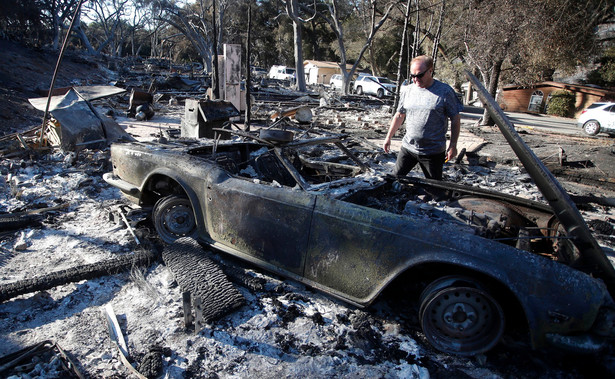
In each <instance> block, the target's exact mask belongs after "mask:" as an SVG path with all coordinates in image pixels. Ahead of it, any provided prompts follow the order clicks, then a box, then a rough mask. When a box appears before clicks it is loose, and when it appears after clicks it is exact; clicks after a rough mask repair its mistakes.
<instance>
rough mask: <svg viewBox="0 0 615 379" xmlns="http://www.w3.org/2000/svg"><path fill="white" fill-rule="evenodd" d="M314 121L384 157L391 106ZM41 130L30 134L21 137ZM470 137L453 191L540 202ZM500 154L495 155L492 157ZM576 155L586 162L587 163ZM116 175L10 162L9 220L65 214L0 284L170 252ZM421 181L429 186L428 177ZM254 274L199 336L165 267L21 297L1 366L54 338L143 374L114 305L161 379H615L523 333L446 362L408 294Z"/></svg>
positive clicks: (100, 361)
mask: <svg viewBox="0 0 615 379" xmlns="http://www.w3.org/2000/svg"><path fill="white" fill-rule="evenodd" d="M90 66H91V64H88V67H90ZM46 73H47V72H45V74H46ZM101 84H106V83H101ZM32 112H34V111H32ZM264 112H267V111H266V110H265V111H264ZM180 115H181V107H179V108H177V107H169V106H166V105H160V106H159V108H158V113H157V115H156V116H155V117H154V118H153V119H152V120H151V121H150V122H149V123H133V122H132V121H131V120H130V119H126V118H123V117H117V119H118V121H119V122H120V124H121V125H123V126H125V127H127V128H129V129H128V131H129V132H132V133H134V134H135V135H136V136H137V137H138V138H144V139H147V138H152V136H151V134H155V133H157V132H159V129H160V128H161V125H160V124H161V123H165V125H164V127H169V126H171V127H172V126H173V120H175V121H177V122H179V120H178V117H180ZM315 115H316V120H321V121H324V120H325V119H330V120H337V124H335V123H334V124H331V125H329V126H328V128H331V129H333V128H336V129H338V130H339V129H344V131H345V132H349V133H354V134H356V135H357V136H359V137H366V138H368V139H369V140H370V141H372V143H374V146H375V149H377V146H378V140H379V138H381V137H382V136H384V133H385V132H386V125H387V123H388V117H390V114H389V113H388V112H387V110H386V109H383V108H381V107H378V108H376V107H374V108H369V109H364V110H359V111H354V112H351V113H349V112H348V111H346V110H344V111H336V110H335V109H321V110H319V111H315ZM7 117H10V116H7ZM29 117H30V116H29ZM161 120H164V121H161ZM342 122H343V123H342ZM322 124H323V125H325V126H326V123H324V122H322ZM366 124H367V125H366ZM11 125H13V124H11ZM30 126H31V125H30V124H27V123H24V124H23V127H21V130H25V129H27V128H29V127H30ZM11 128H13V126H11ZM15 128H18V129H19V128H20V127H19V125H18V126H16V127H15ZM463 129H464V133H463V136H462V139H461V141H462V143H465V144H466V146H467V147H468V150H473V149H474V147H476V146H478V145H483V146H486V147H483V148H482V149H479V150H478V152H479V153H478V155H480V156H482V157H483V158H482V160H481V162H480V163H481V164H478V163H477V162H469V160H466V161H464V163H463V164H462V166H461V167H462V168H463V169H462V170H461V169H460V167H456V166H453V165H447V167H446V171H445V178H446V180H450V181H455V182H461V183H466V184H471V185H475V186H481V187H485V188H489V189H494V190H497V191H501V192H505V193H509V194H513V195H517V196H522V197H525V198H529V199H532V200H539V201H541V199H542V197H541V195H540V193H539V191H538V190H537V189H536V187H535V186H534V184H533V183H532V181H531V179H529V176H528V175H527V174H526V173H525V171H524V169H523V168H521V167H520V166H518V165H517V162H516V161H515V159H514V155H512V152H507V151H506V150H505V148H502V147H501V140H500V138H501V136H498V135H497V132H495V131H489V130H484V129H481V131H480V132H476V131H475V130H473V127H472V125H471V124H470V123H466V124H465V125H464V127H463ZM472 131H474V133H472ZM527 137H528V140H530V139H531V138H534V139H535V140H536V141H540V142H537V143H539V144H541V145H542V146H544V145H545V144H548V142H547V139H546V137H545V136H544V135H542V136H539V135H537V132H532V133H531V134H530V135H529V136H527ZM529 137H531V138H529ZM555 138H557V142H554V143H553V146H562V145H563V146H564V149H566V151H567V152H568V157H569V159H570V160H572V161H580V160H582V159H585V158H582V157H585V156H586V155H587V153H588V151H589V152H590V153H592V152H593V153H595V152H597V151H598V149H599V150H600V153H601V154H603V157H604V159H607V161H608V154H609V147H610V142H611V141H609V140H607V139H595V138H593V139H583V141H586V140H587V142H586V143H585V144H583V145H581V139H576V138H575V139H572V140H570V142H569V145H566V141H567V139H570V137H561V136H558V137H555ZM490 146H491V147H495V148H493V149H492V150H490V149H491V147H490ZM498 146H499V147H498ZM587 146H593V147H591V148H590V149H588V148H587ZM538 147H539V148H540V146H538ZM538 151H539V153H538V155H539V156H541V157H543V158H545V160H548V159H547V158H549V157H550V155H551V154H554V152H555V151H556V150H554V149H552V150H545V151H544V152H542V151H541V150H540V149H538ZM575 154H579V156H578V158H575ZM581 154H582V155H581ZM477 159H478V158H477ZM378 161H379V163H380V165H381V167H382V169H383V170H387V169H390V167H391V166H392V164H393V161H394V156H393V155H385V154H380V155H378ZM595 167H596V166H594V167H589V168H587V167H586V168H579V170H580V171H574V170H573V169H576V167H569V170H568V171H567V172H568V173H569V174H570V172H572V173H573V174H578V175H576V176H575V175H572V177H574V178H578V177H580V176H581V173H583V174H582V177H583V178H590V177H592V175H590V174H587V170H594V168H595ZM110 170H111V167H110V164H109V153H108V150H107V149H103V150H83V151H80V152H79V153H78V154H74V153H71V152H66V153H65V152H59V151H55V152H51V153H49V154H43V155H37V156H32V157H22V158H17V159H3V160H2V163H1V164H0V173H1V174H2V175H1V176H2V178H1V179H0V211H1V212H3V213H14V212H19V211H25V210H33V209H37V208H38V209H42V208H49V207H55V206H60V205H63V207H59V208H60V209H58V210H54V211H47V212H43V213H41V214H40V215H38V216H37V217H33V219H32V220H31V225H29V226H26V227H24V228H22V229H20V230H17V231H9V232H7V231H1V232H0V284H4V283H10V282H14V281H17V280H21V279H27V278H32V277H36V276H39V275H41V274H44V273H49V272H53V271H59V270H65V269H70V268H73V267H77V266H82V265H87V264H92V263H96V262H102V261H105V260H107V259H109V258H115V257H122V256H133V255H137V254H139V253H140V252H142V251H143V250H144V249H154V250H161V249H163V245H162V244H161V243H160V242H159V241H158V240H157V239H156V238H155V236H154V231H153V227H152V225H151V223H150V222H149V221H148V220H147V219H146V218H145V216H144V214H143V212H140V211H139V210H138V209H137V208H136V207H135V206H134V205H132V204H131V203H129V202H128V201H127V200H125V199H124V198H122V197H121V196H120V194H119V191H118V190H116V189H114V188H112V187H110V186H109V185H107V184H106V183H105V182H104V181H103V180H102V174H103V173H105V172H108V171H110ZM583 170H585V171H583ZM594 171H595V172H596V173H597V174H596V175H599V176H600V177H601V178H602V175H606V176H607V177H608V176H609V173H608V172H606V171H605V170H602V169H596V170H594ZM600 171H602V173H601V172H600ZM603 173H604V174H603ZM413 174H414V175H420V174H419V173H418V171H415V172H414V173H413ZM594 177H595V175H594ZM611 177H612V176H611ZM569 178H570V176H566V177H565V178H564V179H566V180H565V181H563V185H564V187H565V188H567V189H568V190H569V191H570V192H571V194H576V195H578V196H588V195H601V196H603V197H605V198H610V199H613V195H612V192H611V189H610V188H609V186H608V185H607V186H606V187H600V188H597V187H596V183H601V182H603V181H601V180H597V181H596V182H592V181H591V180H590V179H584V181H585V182H584V183H576V182H575V181H574V180H568V179H569ZM580 208H581V210H582V213H583V216H584V217H585V218H586V220H587V221H588V222H592V221H595V220H599V221H600V223H595V224H596V225H598V224H599V225H601V229H600V230H594V231H595V232H596V236H597V238H598V241H599V242H600V244H601V245H602V246H603V247H604V248H605V250H606V251H607V253H608V255H609V258H610V259H613V254H612V246H613V237H612V235H611V234H612V227H613V225H614V222H613V219H614V218H615V216H614V215H613V212H614V211H613V209H612V207H610V206H605V205H596V204H594V203H588V204H586V205H584V206H583V207H580ZM120 209H121V210H122V212H124V214H125V215H126V216H127V219H128V221H129V222H132V225H133V226H134V227H135V230H136V231H137V237H138V238H139V239H140V240H141V241H143V243H141V245H137V242H136V239H135V237H134V236H133V235H132V234H131V233H130V232H129V230H128V229H127V228H126V226H125V225H124V224H123V223H122V222H121V221H120V222H118V219H117V216H113V215H114V214H115V215H117V213H118V210H120ZM590 225H592V224H591V223H590ZM609 226H610V227H611V229H610V232H609V228H608V227H609ZM145 241H148V242H147V243H145ZM211 254H213V255H216V256H217V254H218V253H217V252H215V251H211ZM218 257H219V256H218ZM220 259H222V260H225V259H226V258H225V257H220ZM248 274H249V275H251V276H253V277H255V278H259V279H261V280H262V281H263V283H264V286H263V288H262V289H260V290H252V289H247V288H243V287H238V288H239V290H240V291H241V293H242V295H243V296H244V297H245V298H246V304H245V305H244V306H243V307H241V308H239V309H238V310H237V311H235V312H233V313H231V314H229V315H227V316H225V317H224V318H222V319H220V320H218V321H216V322H213V323H211V324H208V325H206V327H205V328H204V329H203V330H202V331H200V332H198V333H194V331H191V330H187V329H186V328H185V325H184V319H183V308H182V294H181V291H180V288H179V287H178V285H177V283H176V282H175V280H174V278H173V274H172V273H171V271H170V270H169V268H168V267H166V266H165V265H164V264H163V263H162V262H160V261H157V262H154V263H152V264H151V265H147V266H141V267H134V268H133V269H132V270H130V271H129V272H125V273H120V274H114V275H106V276H100V277H98V278H94V279H89V280H83V281H79V282H76V283H72V284H68V285H62V286H57V287H54V288H52V289H49V290H46V291H40V292H35V293H31V294H27V295H22V296H19V297H16V298H13V299H10V300H8V301H5V302H3V303H1V304H0V316H1V317H0V330H1V333H0V356H4V355H6V354H9V353H12V352H14V351H16V350H19V349H22V348H24V347H27V346H31V345H34V344H36V343H39V342H41V341H45V340H52V341H55V342H57V344H58V345H59V346H61V348H62V349H64V351H66V353H67V354H68V355H69V356H70V357H71V358H72V359H73V360H74V362H75V363H76V365H77V368H78V369H79V370H80V371H81V372H83V373H84V374H85V375H87V376H89V377H93V378H98V377H105V378H107V377H116V378H120V377H136V376H135V375H134V374H131V373H130V371H129V370H127V369H126V367H125V366H124V364H123V363H122V362H121V361H120V359H119V354H118V350H117V348H116V346H115V344H114V343H113V342H112V340H111V338H110V337H109V332H108V327H107V321H106V318H105V315H104V313H103V312H104V309H105V307H106V306H108V305H111V306H112V307H113V309H114V311H115V314H116V315H117V317H118V320H119V324H120V327H121V329H122V331H123V333H124V335H125V338H126V342H127V345H128V350H129V353H130V356H131V361H132V363H133V365H134V366H135V367H137V368H139V369H140V370H141V371H143V370H145V369H146V367H147V366H148V365H150V366H152V365H153V366H156V365H157V364H159V365H160V366H161V367H162V371H161V374H160V375H161V377H167V378H182V377H199V378H200V377H202V378H215V377H264V378H273V377H386V378H397V377H403V378H410V377H415V378H429V377H434V378H439V377H461V378H463V377H468V378H483V377H493V378H498V377H522V378H530V377H531V378H535V377H543V378H546V377H549V378H581V377H586V376H589V375H590V374H591V375H598V376H602V377H607V376H613V373H615V362H614V361H613V351H612V349H611V350H608V351H606V352H605V353H604V354H601V355H597V356H580V355H576V354H566V353H562V352H555V351H549V350H545V351H532V350H531V349H530V347H529V344H528V341H527V340H526V338H525V337H524V336H523V335H513V336H505V338H504V340H503V341H502V343H500V345H498V346H497V347H496V348H495V349H493V350H492V351H490V352H488V353H486V354H484V355H479V356H477V357H473V358H463V357H457V356H451V355H448V354H443V353H439V352H437V351H435V350H433V349H432V348H431V347H430V346H429V344H428V343H427V342H426V341H425V339H424V336H423V335H422V333H421V331H420V326H419V325H418V321H417V316H416V314H417V309H416V307H417V305H416V304H414V303H413V302H412V301H409V299H408V298H406V297H404V296H401V295H400V294H399V293H388V292H387V293H385V294H384V296H382V298H381V299H380V300H378V301H377V302H376V303H375V304H374V305H372V306H371V307H370V308H368V309H364V310H361V309H356V308H354V307H352V306H349V305H347V304H344V303H342V302H338V301H336V300H333V299H331V298H329V297H327V296H325V295H323V294H320V293H318V292H315V291H313V290H311V289H309V288H306V287H305V286H303V285H301V284H298V283H296V282H293V281H289V280H283V279H281V278H279V277H276V276H272V275H269V274H267V273H266V272H263V271H259V270H253V269H250V268H248ZM152 362H153V363H152ZM28 372H29V374H28V375H30V377H37V376H38V377H42V378H51V377H63V376H62V375H63V374H60V373H58V372H57V371H55V368H54V366H50V365H42V364H41V365H38V366H37V365H34V364H33V365H32V367H30V371H28Z"/></svg>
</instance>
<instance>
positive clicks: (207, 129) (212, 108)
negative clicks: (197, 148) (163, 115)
mask: <svg viewBox="0 0 615 379" xmlns="http://www.w3.org/2000/svg"><path fill="white" fill-rule="evenodd" d="M237 116H239V111H238V110H237V108H235V106H234V105H233V104H232V103H230V102H228V101H224V100H196V99H186V107H185V110H184V119H183V120H182V125H181V136H182V137H187V138H217V137H216V131H215V130H214V129H216V128H223V127H224V123H226V122H227V121H229V120H230V118H231V117H237ZM220 138H222V139H228V138H230V134H228V133H221V134H220Z"/></svg>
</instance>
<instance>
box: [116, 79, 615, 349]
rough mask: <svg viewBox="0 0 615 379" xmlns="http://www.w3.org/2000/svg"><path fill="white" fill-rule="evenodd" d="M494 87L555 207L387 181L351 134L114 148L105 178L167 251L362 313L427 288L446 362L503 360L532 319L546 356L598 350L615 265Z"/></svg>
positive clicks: (269, 133) (612, 314) (432, 331)
mask: <svg viewBox="0 0 615 379" xmlns="http://www.w3.org/2000/svg"><path fill="white" fill-rule="evenodd" d="M469 75H470V74H469ZM472 78H473V77H471V78H470V79H472ZM473 79H474V81H473V85H474V86H475V87H476V88H479V89H481V88H482V86H481V85H480V83H478V81H476V80H475V78H473ZM482 91H483V92H479V96H481V100H483V103H485V104H486V105H487V107H488V108H489V110H490V111H491V113H492V116H493V117H494V119H495V120H496V122H497V123H498V126H500V129H502V131H503V134H504V135H505V137H506V138H507V140H508V141H509V143H510V144H511V147H512V148H513V150H515V152H516V153H517V155H518V156H519V158H520V160H521V161H522V163H523V164H524V166H525V167H526V169H527V171H528V173H529V174H530V175H531V176H532V178H533V179H534V181H535V183H536V184H537V186H538V187H539V189H540V190H541V192H542V193H543V195H544V196H545V199H546V200H547V203H548V204H543V203H539V202H534V201H529V200H526V199H521V198H517V197H513V196H509V195H504V194H500V193H496V192H492V191H486V190H482V189H478V188H475V187H468V186H462V185H458V184H455V183H449V182H436V181H430V180H425V179H418V178H411V177H393V176H390V175H386V174H378V173H377V171H375V170H374V169H372V168H370V167H368V166H367V165H366V164H365V163H363V161H362V160H361V159H359V157H358V156H359V155H357V154H353V153H352V152H351V150H350V149H349V148H348V146H347V145H346V144H345V142H348V141H346V140H345V137H344V136H331V135H328V136H327V135H321V136H317V137H312V138H300V139H295V140H292V139H293V138H289V133H290V132H289V131H277V130H266V129H265V130H261V132H260V134H259V135H258V136H257V135H254V134H249V133H247V132H240V131H235V132H234V134H236V136H235V138H236V139H237V137H238V136H239V137H242V138H243V140H235V141H225V142H220V141H213V140H207V141H209V142H207V141H206V142H203V141H200V142H199V141H196V140H193V141H179V140H178V141H175V142H168V143H164V144H162V143H155V142H151V143H139V142H132V143H116V144H113V145H112V147H111V161H112V164H113V172H111V173H107V174H105V175H104V178H105V180H106V181H107V182H108V183H110V184H112V185H114V186H115V187H117V188H119V189H120V190H121V191H122V192H123V193H124V194H126V195H127V196H128V197H129V198H131V199H132V200H133V201H135V202H137V203H138V204H140V205H142V206H144V207H148V206H149V207H152V208H153V210H152V218H153V222H154V225H155V227H156V230H157V232H158V234H159V235H160V237H161V238H162V239H163V240H164V241H166V242H172V241H174V240H175V239H177V238H179V237H183V236H192V237H194V238H196V239H197V240H198V241H199V242H201V243H204V244H208V245H210V246H212V247H214V248H216V249H218V250H220V251H222V252H224V253H228V254H231V255H232V256H235V257H239V258H241V259H243V260H246V261H248V262H251V263H253V264H255V265H257V266H260V267H262V268H264V269H267V270H269V271H272V272H275V273H277V274H280V275H283V276H285V277H288V278H292V279H294V280H297V281H299V282H302V283H305V284H306V285H308V286H311V287H313V288H316V289H319V290H321V291H323V292H326V293H327V294H330V295H332V296H335V297H337V298H339V299H342V300H344V301H346V302H348V303H351V304H353V305H356V306H360V307H364V306H368V305H369V304H370V303H372V302H373V301H374V300H375V299H376V297H377V296H378V295H379V294H381V293H382V291H383V290H384V289H385V288H387V287H388V286H393V285H397V284H399V283H408V282H413V281H420V283H424V288H423V290H422V293H421V294H420V296H417V297H418V299H416V300H417V301H418V305H419V317H418V318H419V321H420V323H421V327H422V329H423V331H424V333H425V336H426V338H427V339H428V341H429V342H430V343H431V344H432V345H433V346H435V347H436V348H437V349H440V350H442V351H444V352H449V353H455V354H462V355H473V354H478V353H482V352H485V351H487V350H489V349H490V348H492V347H493V346H494V345H496V344H497V342H498V341H499V340H500V338H501V336H502V334H503V333H504V329H505V325H506V322H505V320H506V317H509V320H515V321H516V320H518V319H524V321H525V322H524V325H525V326H527V329H528V330H529V336H530V340H531V343H532V346H533V347H535V348H538V347H541V346H546V345H554V346H558V347H562V348H570V349H575V350H577V351H579V350H583V351H585V352H592V351H596V350H598V349H600V348H601V347H602V346H603V345H604V344H605V343H606V341H607V340H608V339H609V338H611V337H613V336H614V335H615V328H614V324H615V304H614V303H613V300H612V297H611V294H610V293H612V291H613V288H614V283H615V281H614V278H615V270H614V269H613V266H612V265H611V263H610V262H609V261H608V259H607V258H606V256H605V255H604V252H603V251H602V250H601V248H600V247H599V246H598V244H597V242H596V241H595V239H593V237H592V236H591V233H590V232H589V229H588V227H587V225H586V224H585V222H584V221H583V219H582V218H581V215H580V214H579V212H578V210H577V209H576V206H575V205H574V203H572V202H571V201H570V198H569V197H568V195H567V194H566V193H565V191H563V189H562V188H561V186H560V185H559V183H557V181H556V180H555V179H554V178H553V177H552V175H551V174H550V173H549V172H548V170H546V168H544V166H542V163H541V162H540V161H539V160H538V159H537V158H536V157H535V156H534V155H533V153H532V152H531V151H529V148H527V146H525V144H524V143H523V141H521V140H520V138H519V136H518V135H516V132H514V128H513V127H511V126H510V125H508V124H507V122H508V121H507V120H506V119H505V116H503V113H502V112H501V110H499V108H498V107H497V105H495V104H494V102H493V101H492V99H491V101H490V100H489V99H488V98H486V96H485V95H484V93H485V92H486V91H484V89H482ZM354 150H355V151H356V150H357V149H354ZM429 199H433V200H434V201H430V202H425V201H423V200H429Z"/></svg>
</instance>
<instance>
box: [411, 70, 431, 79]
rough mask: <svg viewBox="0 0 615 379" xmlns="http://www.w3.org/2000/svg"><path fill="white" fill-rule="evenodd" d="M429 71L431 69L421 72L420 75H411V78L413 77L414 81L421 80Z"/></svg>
mask: <svg viewBox="0 0 615 379" xmlns="http://www.w3.org/2000/svg"><path fill="white" fill-rule="evenodd" d="M427 71H429V69H427V70H425V71H423V72H421V73H420V74H416V75H414V74H410V77H411V78H412V79H414V78H417V79H420V78H422V77H423V76H424V75H425V74H426V73H427Z"/></svg>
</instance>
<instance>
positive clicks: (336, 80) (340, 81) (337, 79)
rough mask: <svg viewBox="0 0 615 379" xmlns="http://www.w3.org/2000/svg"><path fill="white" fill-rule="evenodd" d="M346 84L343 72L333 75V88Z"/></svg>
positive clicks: (330, 84)
mask: <svg viewBox="0 0 615 379" xmlns="http://www.w3.org/2000/svg"><path fill="white" fill-rule="evenodd" d="M343 85H344V78H342V74H334V75H331V79H329V86H330V87H331V89H338V88H342V86H343Z"/></svg>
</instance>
